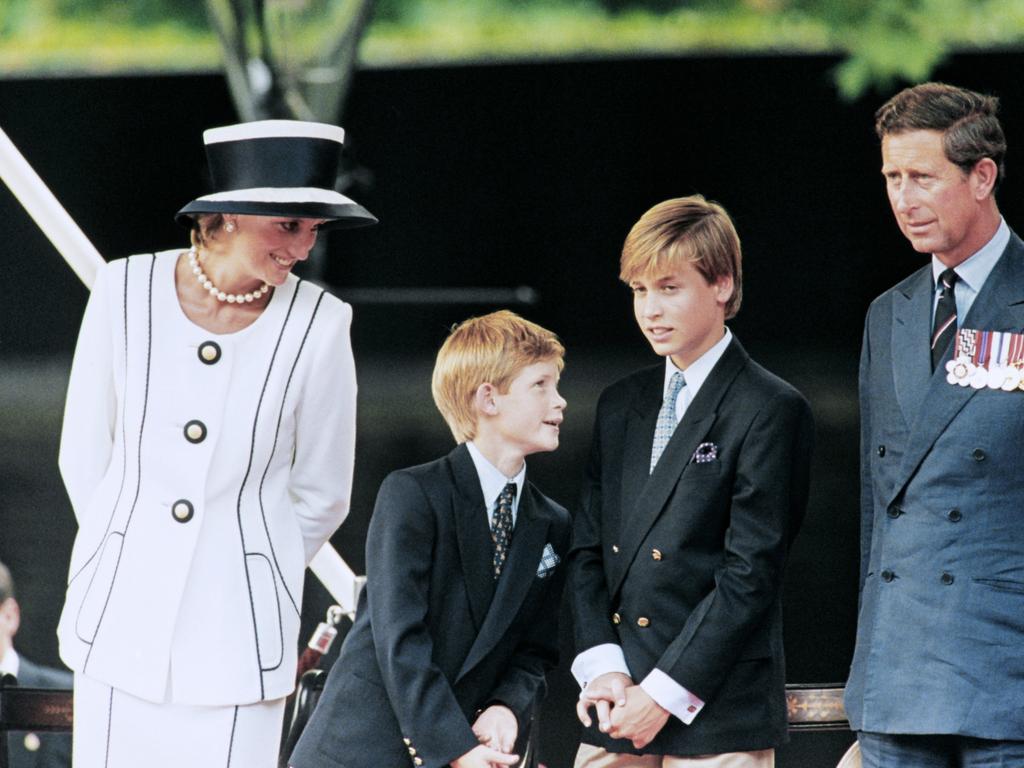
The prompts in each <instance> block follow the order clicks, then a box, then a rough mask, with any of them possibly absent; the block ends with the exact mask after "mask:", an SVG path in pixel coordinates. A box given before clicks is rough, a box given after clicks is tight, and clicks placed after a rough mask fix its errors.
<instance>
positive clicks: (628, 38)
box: [0, 0, 1024, 97]
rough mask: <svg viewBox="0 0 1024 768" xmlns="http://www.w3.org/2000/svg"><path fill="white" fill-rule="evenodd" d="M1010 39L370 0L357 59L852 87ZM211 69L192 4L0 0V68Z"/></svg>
mask: <svg viewBox="0 0 1024 768" xmlns="http://www.w3.org/2000/svg"><path fill="white" fill-rule="evenodd" d="M238 1H239V2H245V3H249V2H253V0H238ZM263 1H264V2H265V3H266V5H267V6H268V7H274V8H276V9H277V10H280V11H283V12H288V10H289V9H297V10H302V11H303V12H308V11H309V9H310V7H312V6H314V5H317V4H325V6H324V7H327V5H330V4H331V3H332V2H335V1H336V0H263ZM1022 40H1024V0H376V1H375V3H374V18H373V22H372V24H371V25H370V27H369V30H368V32H367V34H366V35H365V36H364V38H363V41H362V43H361V47H360V55H359V58H360V61H361V62H362V63H364V64H382V65H391V64H399V63H420V62H430V61H453V60H456V61H467V60H486V59H494V58H497V59H503V60H504V59H513V58H530V57H537V56H543V57H556V56H591V55H598V56H602V55H643V54H673V53H676V54H679V53H687V54H692V53H706V52H714V53H723V52H725V53H728V52H732V51H735V52H748V53H749V52H770V51H786V52H810V53H826V52H828V53H842V54H845V58H844V61H843V63H842V64H841V65H840V66H839V67H838V68H837V70H836V73H835V77H836V84H837V87H838V89H839V90H840V92H841V93H842V94H843V95H845V96H847V97H856V96H858V95H859V94H862V93H864V92H865V91H866V90H868V89H871V88H875V89H877V90H888V89H891V87H892V86H893V85H894V84H895V83H896V81H920V80H923V79H926V78H927V77H929V75H930V74H931V73H932V72H933V71H934V69H935V67H936V66H937V65H938V64H939V63H941V62H942V60H943V59H944V58H945V57H946V56H948V55H949V54H950V53H951V52H952V51H954V50H959V49H983V48H985V47H999V48H1007V47H1018V46H1020V45H1021V42H1022ZM295 42H296V45H298V44H300V42H301V41H295ZM218 66H220V54H219V49H218V44H217V41H216V39H215V38H214V36H213V34H212V32H211V30H210V26H209V23H208V21H207V17H206V9H205V2H204V0H0V71H3V72H7V73H11V72H19V71H20V72H25V71H40V70H50V71H60V70H66V69H69V68H70V69H73V70H79V71H81V70H88V71H97V70H100V71H102V70H110V69H170V70H180V69H189V68H192V69H194V68H201V69H202V68H215V67H218Z"/></svg>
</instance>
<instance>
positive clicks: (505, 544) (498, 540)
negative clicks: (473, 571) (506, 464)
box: [491, 483, 516, 579]
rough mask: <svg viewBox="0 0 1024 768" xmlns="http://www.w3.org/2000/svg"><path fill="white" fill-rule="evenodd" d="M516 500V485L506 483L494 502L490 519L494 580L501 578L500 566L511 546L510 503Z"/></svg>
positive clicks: (502, 564)
mask: <svg viewBox="0 0 1024 768" xmlns="http://www.w3.org/2000/svg"><path fill="white" fill-rule="evenodd" d="M515 498H516V484H515V483H506V484H505V487H504V488H502V489H501V493H499V494H498V500H497V501H495V502H494V514H493V515H492V517H491V538H492V539H493V540H494V578H495V579H497V578H498V577H499V576H501V569H502V566H504V565H505V558H507V557H508V548H509V547H510V546H511V545H512V502H513V501H514V500H515Z"/></svg>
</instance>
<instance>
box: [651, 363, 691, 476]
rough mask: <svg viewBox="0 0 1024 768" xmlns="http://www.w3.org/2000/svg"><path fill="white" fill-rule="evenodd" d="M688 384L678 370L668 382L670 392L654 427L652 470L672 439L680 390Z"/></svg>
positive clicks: (652, 470)
mask: <svg viewBox="0 0 1024 768" xmlns="http://www.w3.org/2000/svg"><path fill="white" fill-rule="evenodd" d="M685 386H686V379H684V378H683V374H681V373H680V372H679V371H676V372H675V373H673V374H672V378H671V379H669V382H668V392H666V393H665V400H664V402H662V404H661V410H660V411H658V423H657V425H656V426H655V427H654V444H653V445H652V446H651V472H654V468H655V467H656V466H657V464H658V459H660V458H661V454H662V452H663V451H664V450H665V446H666V445H668V441H669V440H671V439H672V433H673V432H675V431H676V399H677V398H678V397H679V392H680V390H682V388H683V387H685Z"/></svg>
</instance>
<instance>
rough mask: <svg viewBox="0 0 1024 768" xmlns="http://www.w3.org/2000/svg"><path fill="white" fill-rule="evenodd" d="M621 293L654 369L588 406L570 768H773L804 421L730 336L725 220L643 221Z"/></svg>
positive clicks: (706, 215)
mask: <svg viewBox="0 0 1024 768" xmlns="http://www.w3.org/2000/svg"><path fill="white" fill-rule="evenodd" d="M620 277H621V279H622V280H623V281H624V282H625V283H626V284H627V285H628V286H629V287H630V289H631V290H632V293H633V308H634V312H635V315H636V320H637V323H638V324H639V326H640V329H641V331H642V332H643V334H644V336H645V337H646V339H647V341H648V342H649V343H650V345H651V347H652V349H653V350H654V352H655V353H656V354H658V355H660V356H663V357H664V358H665V359H664V361H662V362H659V363H658V364H657V365H655V366H652V367H648V368H645V369H643V370H640V371H637V372H636V373H634V374H632V375H630V376H627V377H626V378H625V379H622V380H620V381H618V382H616V383H614V384H612V385H611V386H610V387H608V388H607V389H606V390H605V391H604V393H603V394H602V395H601V398H600V400H599V402H598V406H597V417H596V420H595V425H594V436H593V448H592V451H591V459H590V463H589V465H588V467H587V472H586V480H585V484H584V492H583V502H582V505H581V509H580V511H579V513H578V514H577V516H576V519H575V521H574V523H573V549H572V555H571V565H570V573H571V575H570V580H571V589H570V594H571V595H572V608H573V618H574V623H575V632H576V647H577V651H578V655H577V656H576V659H575V660H574V662H573V665H572V671H573V674H574V675H575V677H576V679H577V681H578V682H579V683H580V685H581V687H582V688H583V691H582V693H581V696H580V701H579V704H578V708H577V713H578V715H579V717H580V720H581V721H582V722H583V724H584V725H585V726H586V730H585V731H584V733H583V737H582V741H583V744H582V745H581V746H580V749H579V752H578V753H577V756H576V768H689V767H690V766H692V768H770V766H772V765H774V760H775V752H774V749H775V747H776V745H778V744H781V743H782V742H784V741H785V740H786V738H787V736H786V706H785V680H786V671H785V661H784V654H783V648H782V602H781V594H782V580H783V574H784V570H785V563H786V557H787V555H788V552H789V546H790V543H791V542H792V540H793V537H794V536H795V535H796V532H797V530H798V528H799V527H800V523H801V521H802V519H803V515H804V510H805V508H806V504H807V490H808V479H809V465H810V454H811V444H812V439H813V434H812V433H813V424H812V419H811V411H810V408H809V406H808V404H807V401H806V400H805V399H804V398H803V396H802V395H801V394H800V393H799V392H797V391H796V390H795V389H794V388H793V387H791V386H790V385H789V384H787V383H786V382H784V381H782V380H781V379H779V378H778V377H776V376H774V375H772V374H771V373H769V372H768V371H766V370H765V369H764V368H762V367H761V366H759V365H758V364H757V363H755V362H754V361H753V360H751V359H750V357H749V356H748V355H747V353H746V351H744V349H743V347H742V346H741V345H740V342H739V340H738V339H737V338H736V337H735V336H734V335H733V334H732V332H731V331H730V330H729V329H728V328H727V327H726V325H725V322H726V320H727V319H728V318H731V317H733V316H734V315H735V314H736V312H737V310H738V309H739V306H740V297H741V288H742V285H741V284H742V280H741V278H742V270H741V252H740V242H739V238H738V237H737V235H736V231H735V228H734V227H733V224H732V221H731V219H730V218H729V215H728V214H727V213H726V211H725V210H724V209H723V208H722V207H721V206H719V205H717V204H715V203H711V202H708V201H706V200H705V199H704V198H703V197H700V196H699V195H695V196H692V197H684V198H678V199H674V200H666V201H665V202H663V203H660V204H658V205H656V206H654V207H653V208H652V209H651V210H649V211H648V212H647V213H645V214H644V215H643V216H642V217H641V218H640V220H639V221H638V222H637V223H636V224H635V225H634V227H633V229H632V230H631V231H630V233H629V236H628V237H627V238H626V242H625V245H624V247H623V249H622V259H621V264H620ZM591 708H593V710H594V711H595V712H596V714H597V718H596V720H597V722H593V720H592V718H591V717H590V714H589V710H590V709H591Z"/></svg>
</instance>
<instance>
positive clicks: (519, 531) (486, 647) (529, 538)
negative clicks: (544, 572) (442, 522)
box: [458, 483, 550, 678]
mask: <svg viewBox="0 0 1024 768" xmlns="http://www.w3.org/2000/svg"><path fill="white" fill-rule="evenodd" d="M533 494H534V491H533V488H532V487H531V486H530V485H529V483H524V484H523V497H522V499H520V501H519V511H518V513H517V515H516V525H515V528H513V529H512V546H511V548H510V549H509V553H508V560H506V561H505V567H504V568H503V569H502V572H501V577H500V578H499V579H498V582H497V584H498V588H497V590H496V591H495V593H494V599H493V600H492V601H491V605H490V610H489V611H488V612H487V618H486V619H485V620H484V622H483V626H482V627H480V632H479V633H478V634H477V637H476V640H475V641H474V642H473V646H472V647H471V648H470V649H469V653H468V654H467V655H466V659H465V661H464V662H463V663H462V668H461V669H460V671H459V675H458V677H459V678H461V677H462V676H463V675H464V674H466V673H467V672H468V671H469V670H471V669H472V668H473V667H474V666H476V665H477V663H479V661H480V660H481V659H483V658H484V656H486V655H487V654H488V653H489V652H490V650H491V649H492V648H493V647H494V645H495V643H497V642H498V640H500V639H501V637H502V636H503V635H504V634H505V632H506V630H507V629H508V628H509V625H510V624H511V623H512V621H513V619H514V618H515V616H516V614H517V613H518V612H519V608H520V606H521V605H522V604H523V600H524V599H525V598H526V593H527V592H528V591H529V590H530V587H531V586H532V585H533V582H534V579H535V578H536V576H537V566H538V564H539V563H540V558H541V555H542V554H543V553H544V545H545V544H546V543H547V537H548V528H549V525H550V521H549V520H548V518H547V517H545V516H544V515H542V514H541V513H540V511H539V509H538V504H537V501H536V499H535V498H534V496H533ZM489 578H490V579H491V582H492V583H493V581H494V579H493V576H491V575H490V574H489Z"/></svg>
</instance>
